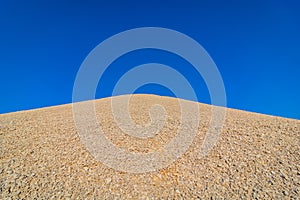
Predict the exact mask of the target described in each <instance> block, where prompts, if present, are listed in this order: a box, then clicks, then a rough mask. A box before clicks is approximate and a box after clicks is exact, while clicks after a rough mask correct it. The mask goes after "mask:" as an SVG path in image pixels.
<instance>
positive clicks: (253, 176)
mask: <svg viewBox="0 0 300 200" xmlns="http://www.w3.org/2000/svg"><path fill="white" fill-rule="evenodd" d="M112 98H120V99H119V100H122V99H121V98H122V96H119V97H112ZM112 98H105V99H100V100H96V101H95V102H96V103H95V105H96V106H95V107H96V111H97V120H98V122H99V124H101V127H102V129H103V131H104V133H105V137H106V138H107V139H108V140H110V141H111V142H112V143H113V144H114V145H116V146H117V147H118V148H123V149H126V150H127V151H129V152H140V153H149V152H152V151H159V149H160V148H162V146H163V145H164V144H166V143H167V142H168V141H170V140H171V139H172V137H174V136H175V135H176V132H177V130H178V127H179V126H180V105H179V103H178V101H177V99H175V98H169V97H160V96H155V95H133V97H132V98H131V100H130V105H129V112H130V114H131V117H132V120H133V121H134V122H135V123H136V124H138V125H140V126H145V125H146V124H149V123H151V118H150V115H149V109H150V108H151V106H153V105H155V104H158V105H161V106H163V107H164V109H165V112H166V119H165V122H164V124H163V127H162V129H161V131H160V132H159V133H158V134H157V135H155V136H153V137H149V138H147V139H143V138H135V137H132V136H130V135H128V134H126V133H124V132H123V131H122V130H121V129H120V128H119V127H118V125H117V123H116V122H115V119H114V115H113V114H112V112H111V104H110V102H111V99H112ZM193 104H199V112H200V124H199V127H198V131H197V135H196V137H195V138H194V140H193V142H192V144H191V145H190V147H189V148H188V150H187V151H186V152H185V153H184V154H183V155H182V156H181V157H180V158H179V159H178V160H176V161H175V162H173V163H171V164H170V165H168V166H166V167H165V168H163V169H160V170H157V171H154V172H148V173H128V172H122V171H118V170H115V169H112V168H110V167H108V166H106V165H105V164H103V163H102V162H100V161H98V160H96V159H94V157H93V156H92V155H91V153H90V152H89V151H88V150H87V149H86V147H85V146H84V145H83V144H82V142H81V139H80V137H79V135H78V133H77V129H76V127H75V124H74V120H73V113H72V105H71V104H68V105H61V106H54V107H48V108H41V109H35V110H30V111H21V112H15V113H8V114H1V115H0V174H1V176H0V199H34V198H36V199H50V198H53V199H299V196H300V121H299V120H293V119H286V118H281V117H274V116H268V115H262V114H256V113H250V112H245V111H239V110H234V109H226V110H227V111H226V120H225V123H224V126H223V129H222V130H221V135H220V137H219V140H218V141H217V143H216V145H215V146H214V148H213V149H212V150H211V151H210V152H209V154H208V155H207V156H205V157H199V149H200V148H201V144H202V143H203V140H204V137H205V134H206V132H207V130H208V128H209V125H210V116H211V108H212V106H210V105H205V104H200V103H195V102H193ZM154 114H155V113H154ZM117 156H118V155H116V158H117Z"/></svg>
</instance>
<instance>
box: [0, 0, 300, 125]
mask: <svg viewBox="0 0 300 200" xmlns="http://www.w3.org/2000/svg"><path fill="white" fill-rule="evenodd" d="M299 10H300V2H299V1H287V0H282V1H276V0H275V1H273V0H272V1H256V0H254V1H214V0H212V1H200V0H198V1H177V0H172V1H171V0H166V1H156V0H152V1H121V0H120V1H114V0H110V1H76V0H75V1H14V0H11V1H1V2H0V91H1V94H0V113H6V112H12V111H18V110H26V109H33V108H39V107H45V106H51V105H58V104H65V103H71V102H72V90H73V83H74V80H75V77H76V73H77V71H78V69H79V67H80V65H81V63H82V61H83V60H84V59H85V57H86V56H87V54H88V53H89V52H90V51H91V50H92V49H93V48H94V47H95V46H97V45H98V44H99V43H100V42H102V41H103V40H105V39H107V38H108V37H110V36H112V35H114V34H117V33H119V32H122V31H125V30H128V29H132V28H138V27H148V26H154V27H165V28H169V29H174V30H177V31H180V32H182V33H184V34H186V35H188V36H190V37H192V38H194V39H195V40H196V41H198V42H199V43H200V44H201V45H202V46H203V47H204V48H205V49H206V50H207V52H208V53H209V54H210V56H211V57H212V58H213V60H214V61H215V63H216V65H217V66H218V68H219V71H220V73H221V75H222V77H223V81H224V84H225V89H226V94H227V104H228V107H231V108H237V109H242V110H248V111H254V112H259V113H265V114H271V115H277V116H284V117H289V118H296V119H300V105H299V102H300V89H299V88H300V12H299ZM148 62H158V63H163V64H168V65H170V66H172V67H174V68H175V69H177V70H179V71H180V70H181V73H182V74H185V75H187V76H189V77H188V79H189V80H190V81H191V82H192V83H195V84H196V85H197V87H195V86H194V88H195V90H196V92H197V96H198V98H199V101H201V102H204V103H210V99H209V95H208V92H207V88H206V86H205V84H204V82H203V80H202V79H201V77H199V76H197V75H195V74H194V73H193V71H192V69H190V66H189V64H188V63H186V61H185V60H182V59H180V58H179V57H178V56H176V55H174V54H171V53H168V52H164V51H159V50H151V49H150V50H141V51H136V52H131V53H128V54H126V55H124V56H122V57H120V58H119V59H117V60H116V61H115V62H114V63H113V64H112V65H111V66H110V68H109V69H108V70H107V72H106V73H105V74H106V76H105V77H103V78H102V79H101V81H102V82H101V83H100V85H101V84H103V87H102V89H98V90H97V94H96V97H97V98H101V97H106V96H110V95H111V92H112V88H113V84H114V83H115V82H116V81H117V80H118V78H119V77H120V76H121V75H122V73H125V72H126V70H129V69H130V68H131V67H133V66H135V65H138V64H144V63H148ZM137 92H144V93H154V94H160V95H170V96H172V95H173V94H172V92H171V91H169V90H168V89H167V88H164V87H161V86H158V85H146V86H144V87H141V88H140V89H139V90H138V91H137Z"/></svg>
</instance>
